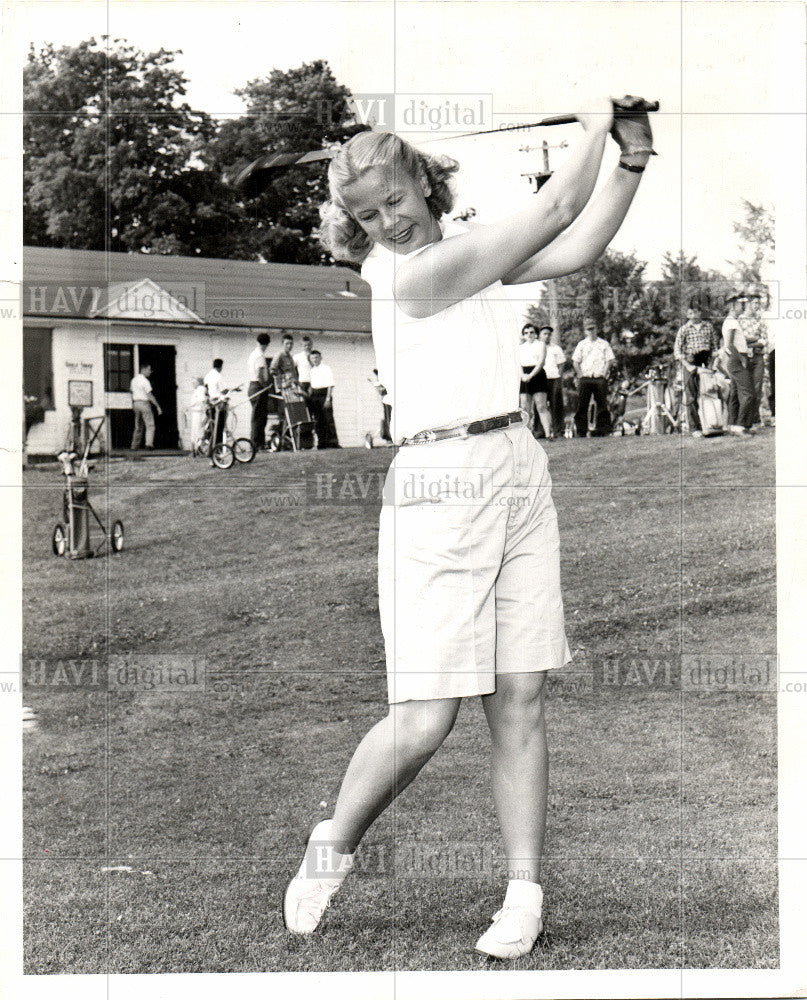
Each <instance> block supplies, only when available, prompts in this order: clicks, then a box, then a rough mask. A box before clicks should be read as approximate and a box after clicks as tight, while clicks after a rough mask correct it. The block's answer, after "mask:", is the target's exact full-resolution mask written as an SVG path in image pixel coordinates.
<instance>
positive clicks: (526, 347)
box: [518, 323, 552, 438]
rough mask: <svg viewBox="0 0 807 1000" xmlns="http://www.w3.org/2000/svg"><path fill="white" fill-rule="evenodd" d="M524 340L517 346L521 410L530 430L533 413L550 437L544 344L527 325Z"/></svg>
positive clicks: (546, 434) (532, 424) (531, 327)
mask: <svg viewBox="0 0 807 1000" xmlns="http://www.w3.org/2000/svg"><path fill="white" fill-rule="evenodd" d="M521 335H522V337H525V338H526V339H525V340H523V341H522V343H521V344H520V345H519V349H518V351H519V361H520V362H521V372H522V376H521V389H520V394H521V409H522V410H524V411H526V413H527V424H528V426H529V428H530V430H531V431H532V430H534V427H535V411H536V410H537V411H538V419H539V420H540V421H541V426H542V427H543V429H544V435H545V436H546V437H548V438H549V437H552V419H551V417H550V416H549V407H548V406H547V402H546V401H547V393H548V392H549V384H548V382H547V380H546V372H545V371H544V361H546V344H544V343H543V342H542V341H540V340H539V339H538V331H537V330H536V329H535V327H534V326H533V325H532V323H527V324H526V325H525V327H524V328H523V330H522V331H521Z"/></svg>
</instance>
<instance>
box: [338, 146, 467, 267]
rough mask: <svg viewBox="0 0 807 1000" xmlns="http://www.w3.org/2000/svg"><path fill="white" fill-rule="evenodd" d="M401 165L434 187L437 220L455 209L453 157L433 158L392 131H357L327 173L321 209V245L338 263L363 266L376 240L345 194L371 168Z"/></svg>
mask: <svg viewBox="0 0 807 1000" xmlns="http://www.w3.org/2000/svg"><path fill="white" fill-rule="evenodd" d="M392 164H397V165H399V166H401V167H403V169H405V170H406V171H407V173H408V174H409V175H410V176H411V177H414V178H418V177H420V176H422V175H425V177H426V180H427V181H428V183H429V186H430V187H431V193H430V194H429V195H427V196H426V204H427V205H428V206H429V211H430V212H431V214H432V215H433V216H434V217H435V219H439V218H440V217H441V216H442V215H444V214H445V213H446V212H450V211H451V209H452V208H453V206H454V191H453V187H452V184H451V175H452V174H454V173H456V172H457V170H459V164H458V163H457V161H456V160H453V159H452V158H451V157H450V156H432V155H431V154H429V153H422V152H421V151H420V150H419V149H415V147H414V146H412V145H410V144H409V143H408V142H404V140H403V139H399V138H398V136H397V135H394V134H393V133H392V132H359V134H358V135H354V136H353V138H352V139H350V140H349V141H348V142H346V143H345V144H344V146H342V148H341V149H340V150H339V152H338V153H337V154H336V156H334V158H333V159H332V160H331V164H330V166H329V168H328V189H329V191H330V195H331V197H330V200H329V201H326V202H325V203H324V204H323V205H321V206H320V210H319V215H320V219H321V220H322V222H321V225H320V228H319V241H320V243H322V245H323V246H324V247H325V249H326V250H328V251H329V253H330V254H331V256H332V257H333V258H334V259H335V260H347V261H351V262H352V263H355V264H358V263H361V262H362V261H363V260H364V258H365V257H366V256H367V254H368V253H369V252H370V250H371V249H372V247H373V241H372V240H371V239H370V237H369V236H368V235H367V234H366V233H365V231H364V230H363V229H362V228H361V226H360V225H359V223H358V222H357V220H356V219H355V218H354V217H353V216H352V215H351V214H350V212H348V210H347V209H346V208H345V205H344V202H343V201H342V198H341V192H342V191H343V189H344V188H345V187H347V185H348V184H352V183H353V182H354V181H356V180H358V179H359V178H360V177H361V176H362V174H363V173H364V172H365V171H366V170H369V169H370V168H371V167H380V166H388V165H392Z"/></svg>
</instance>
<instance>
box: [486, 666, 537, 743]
mask: <svg viewBox="0 0 807 1000" xmlns="http://www.w3.org/2000/svg"><path fill="white" fill-rule="evenodd" d="M545 681H546V674H545V673H543V672H535V673H528V674H505V675H500V676H499V677H498V678H497V679H496V693H495V694H492V695H486V696H485V699H483V703H484V705H485V714H486V715H487V718H488V723H489V725H490V729H491V733H492V735H493V737H494V739H502V740H520V739H522V738H523V737H524V735H525V734H530V733H533V732H534V731H535V730H536V729H539V728H540V727H541V726H542V725H543V722H544V688H545Z"/></svg>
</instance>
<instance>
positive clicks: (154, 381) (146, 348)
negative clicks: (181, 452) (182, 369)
mask: <svg viewBox="0 0 807 1000" xmlns="http://www.w3.org/2000/svg"><path fill="white" fill-rule="evenodd" d="M138 355H139V362H140V366H141V367H142V366H143V365H151V375H150V376H149V381H150V382H151V389H152V392H153V393H154V398H155V399H156V400H157V402H158V403H159V404H160V406H161V407H162V411H163V412H162V416H158V415H156V413H155V421H156V428H155V431H154V447H155V448H178V447H179V429H178V426H177V349H176V348H175V347H172V346H170V345H167V344H139V345H138Z"/></svg>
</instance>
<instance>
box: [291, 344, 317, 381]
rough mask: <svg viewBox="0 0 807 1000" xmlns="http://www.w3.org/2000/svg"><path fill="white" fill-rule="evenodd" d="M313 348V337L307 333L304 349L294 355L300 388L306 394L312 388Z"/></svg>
mask: <svg viewBox="0 0 807 1000" xmlns="http://www.w3.org/2000/svg"><path fill="white" fill-rule="evenodd" d="M313 348H314V345H313V344H312V343H311V338H310V337H309V336H308V334H306V335H305V336H304V337H303V349H302V351H300V353H299V354H295V355H294V363H295V365H297V378H298V380H299V382H300V388H301V389H302V390H303V392H304V393H305V394H306V396H307V395H308V393H309V390H310V389H311V351H312V350H313Z"/></svg>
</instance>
